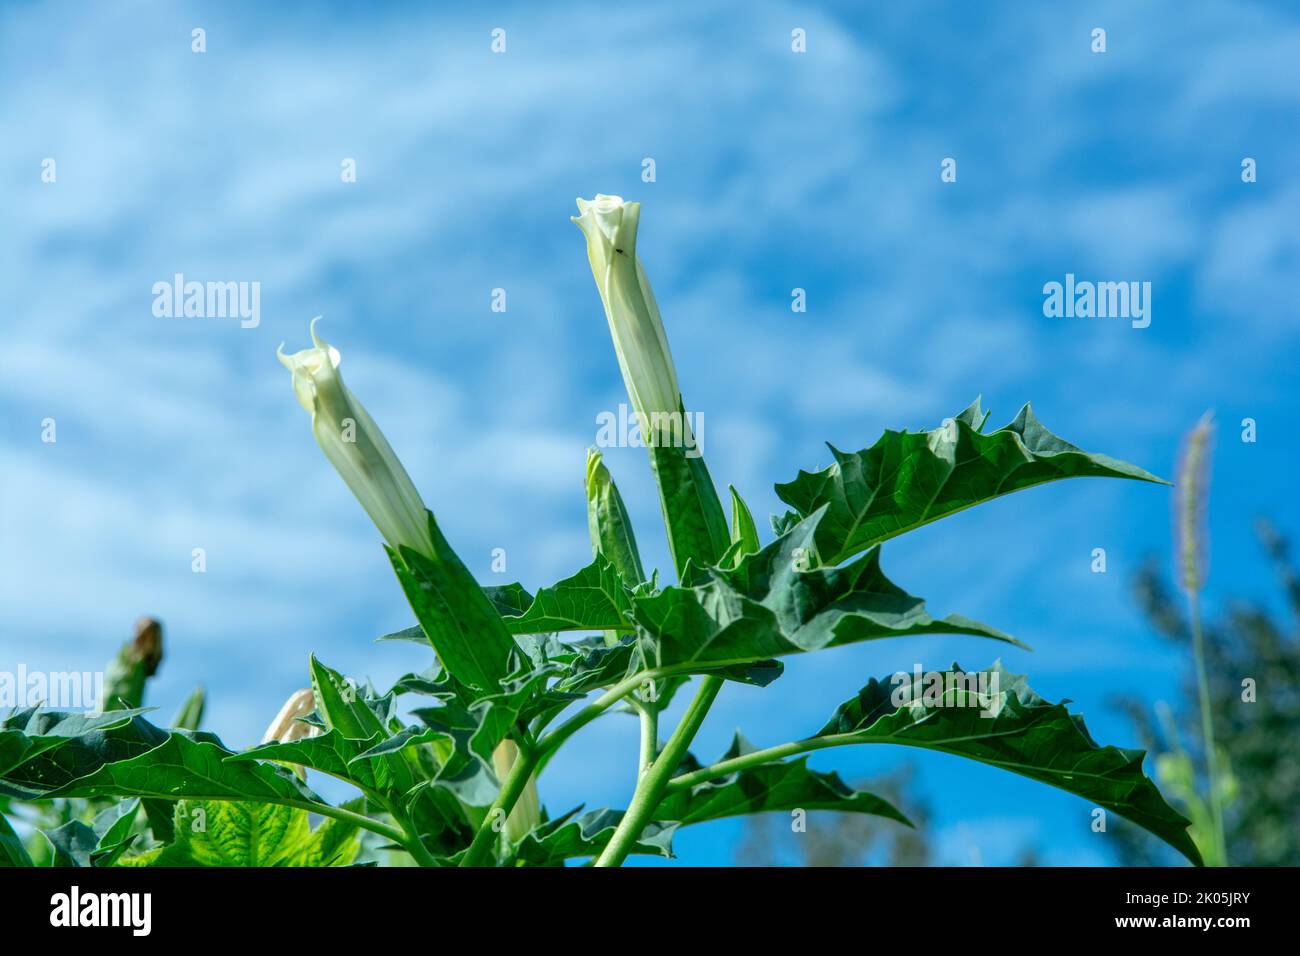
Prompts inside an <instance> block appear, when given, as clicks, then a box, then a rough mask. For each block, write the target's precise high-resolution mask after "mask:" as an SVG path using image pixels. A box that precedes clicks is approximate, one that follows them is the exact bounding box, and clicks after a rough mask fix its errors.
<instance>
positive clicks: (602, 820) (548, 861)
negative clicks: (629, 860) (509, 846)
mask: <svg viewBox="0 0 1300 956" xmlns="http://www.w3.org/2000/svg"><path fill="white" fill-rule="evenodd" d="M580 809H581V808H580V807H579V808H578V810H580ZM578 810H572V811H570V812H569V813H566V814H565V815H564V816H562V817H559V818H557V819H555V820H548V821H547V822H545V823H543V824H542V825H541V826H538V827H535V828H534V829H533V830H531V831H530V832H529V833H528V835H527V836H525V837H524V838H523V840H521V841H520V843H519V845H518V846H517V847H516V848H515V861H516V862H518V863H525V864H527V865H529V866H563V865H564V861H565V860H571V859H575V858H578V857H594V856H598V855H599V854H600V851H601V850H603V849H604V848H605V844H606V843H608V842H609V838H610V837H611V836H613V835H614V830H615V829H617V828H618V824H619V821H620V820H622V819H623V811H622V810H589V811H587V812H586V813H583V814H581V815H579V813H578ZM676 829H677V824H675V823H668V824H664V823H650V824H648V825H647V826H646V828H645V829H644V830H642V831H641V837H640V839H639V840H638V841H637V843H636V845H635V846H634V847H633V848H632V852H633V853H636V854H641V855H649V856H661V857H667V858H669V859H671V858H672V855H673V848H672V844H673V831H675V830H676Z"/></svg>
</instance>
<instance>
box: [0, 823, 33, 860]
mask: <svg viewBox="0 0 1300 956" xmlns="http://www.w3.org/2000/svg"><path fill="white" fill-rule="evenodd" d="M35 865H36V864H35V863H33V862H32V858H31V856H30V855H29V854H28V852H27V848H26V847H24V846H23V841H22V840H20V839H19V838H18V834H17V833H15V832H14V828H13V826H11V825H10V823H9V820H8V819H7V818H6V817H5V815H4V814H3V813H0V867H6V866H35Z"/></svg>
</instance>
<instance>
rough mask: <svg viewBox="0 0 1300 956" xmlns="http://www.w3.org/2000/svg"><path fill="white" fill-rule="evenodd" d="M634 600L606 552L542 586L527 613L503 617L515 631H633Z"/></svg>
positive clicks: (511, 630)
mask: <svg viewBox="0 0 1300 956" xmlns="http://www.w3.org/2000/svg"><path fill="white" fill-rule="evenodd" d="M514 587H518V585H514ZM519 590H520V591H521V592H522V590H523V589H522V588H520V589H519ZM524 593H526V592H524ZM631 604H632V600H631V592H630V591H629V590H628V589H627V588H626V587H625V586H624V585H623V579H622V577H620V575H619V573H618V571H616V570H615V568H614V565H613V563H612V562H611V561H610V560H609V559H608V558H607V557H605V556H604V555H603V554H597V555H596V557H595V558H594V559H593V560H592V562H591V564H589V565H587V566H586V567H585V568H583V569H582V570H581V571H579V572H578V573H577V574H574V575H572V576H570V577H567V578H565V579H564V580H563V581H560V582H558V583H557V584H555V585H554V586H553V587H549V588H541V589H540V590H539V591H538V592H537V596H536V597H535V598H533V600H532V602H531V603H530V604H529V605H528V607H527V609H526V610H525V611H523V613H521V614H519V615H517V616H516V615H509V616H504V617H503V618H502V620H504V621H505V625H506V627H507V628H508V629H509V630H510V633H512V634H547V633H553V632H556V631H607V630H611V631H629V630H631V629H632V625H631V623H630V622H629V621H628V619H627V611H628V609H629V608H630V607H631ZM498 607H500V605H498ZM503 676H504V675H503Z"/></svg>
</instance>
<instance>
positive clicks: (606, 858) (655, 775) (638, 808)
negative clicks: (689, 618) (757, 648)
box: [596, 675, 722, 866]
mask: <svg viewBox="0 0 1300 956" xmlns="http://www.w3.org/2000/svg"><path fill="white" fill-rule="evenodd" d="M721 689H722V678H721V677H714V676H712V675H707V676H705V677H704V679H703V680H702V681H701V682H700V689H699V690H698V691H696V693H695V698H694V699H693V700H692V701H691V704H690V706H689V707H688V708H686V713H685V715H683V717H682V720H681V723H679V724H678V725H677V729H676V730H674V731H673V735H672V736H671V737H670V738H668V743H667V744H666V745H665V746H664V749H663V752H662V753H661V754H659V756H658V757H657V758H656V759H655V761H654V762H653V763H652V764H651V765H650V766H649V768H647V770H646V771H645V773H643V774H642V775H641V779H640V780H639V781H637V785H636V792H635V793H633V794H632V802H631V803H630V804H628V808H627V812H626V813H624V814H623V819H622V820H621V821H619V824H618V828H617V829H616V830H615V831H614V835H613V836H612V837H610V839H609V843H607V844H606V845H605V849H604V852H602V853H601V854H600V857H599V858H598V859H597V860H596V866H619V865H621V864H622V863H623V861H624V860H626V859H627V855H628V854H629V853H631V852H632V848H633V847H635V846H636V841H637V839H638V838H639V837H640V836H641V831H642V830H644V829H645V827H646V824H648V823H649V822H650V818H651V816H653V814H654V812H655V810H656V809H657V808H658V806H659V801H660V800H661V799H663V795H664V788H665V787H667V786H668V780H669V778H670V777H671V776H672V773H673V771H674V770H676V769H677V767H678V766H679V765H680V764H681V761H682V757H684V756H686V748H688V747H689V746H690V745H691V741H692V740H694V739H695V734H696V732H697V731H699V729H700V725H701V724H702V723H704V718H705V716H706V715H707V714H708V712H709V708H710V707H712V706H713V701H714V700H715V699H716V698H717V696H718V691H720V690H721Z"/></svg>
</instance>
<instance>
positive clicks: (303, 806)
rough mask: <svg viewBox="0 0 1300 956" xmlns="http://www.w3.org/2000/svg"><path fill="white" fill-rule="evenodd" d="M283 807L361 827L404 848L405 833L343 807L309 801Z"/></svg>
mask: <svg viewBox="0 0 1300 956" xmlns="http://www.w3.org/2000/svg"><path fill="white" fill-rule="evenodd" d="M284 805H285V806H289V807H297V808H298V809H300V810H306V811H308V812H309V813H317V814H320V815H321V816H322V817H333V818H334V819H335V820H342V821H344V822H346V823H352V824H355V825H356V826H359V827H361V828H362V829H363V830H370V831H371V832H373V833H378V834H379V835H380V836H384V837H387V838H388V839H390V840H392V841H393V842H394V843H397V844H400V845H402V846H405V845H406V843H407V841H408V837H407V835H406V833H404V832H403V831H402V830H399V829H398V828H397V827H390V826H389V825H388V824H386V823H380V822H379V821H378V820H375V819H372V818H370V817H368V816H366V815H365V814H364V813H356V812H355V811H352V810H346V809H344V808H343V807H332V806H330V805H328V804H325V803H313V802H312V801H310V800H294V801H284ZM412 855H414V854H412Z"/></svg>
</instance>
